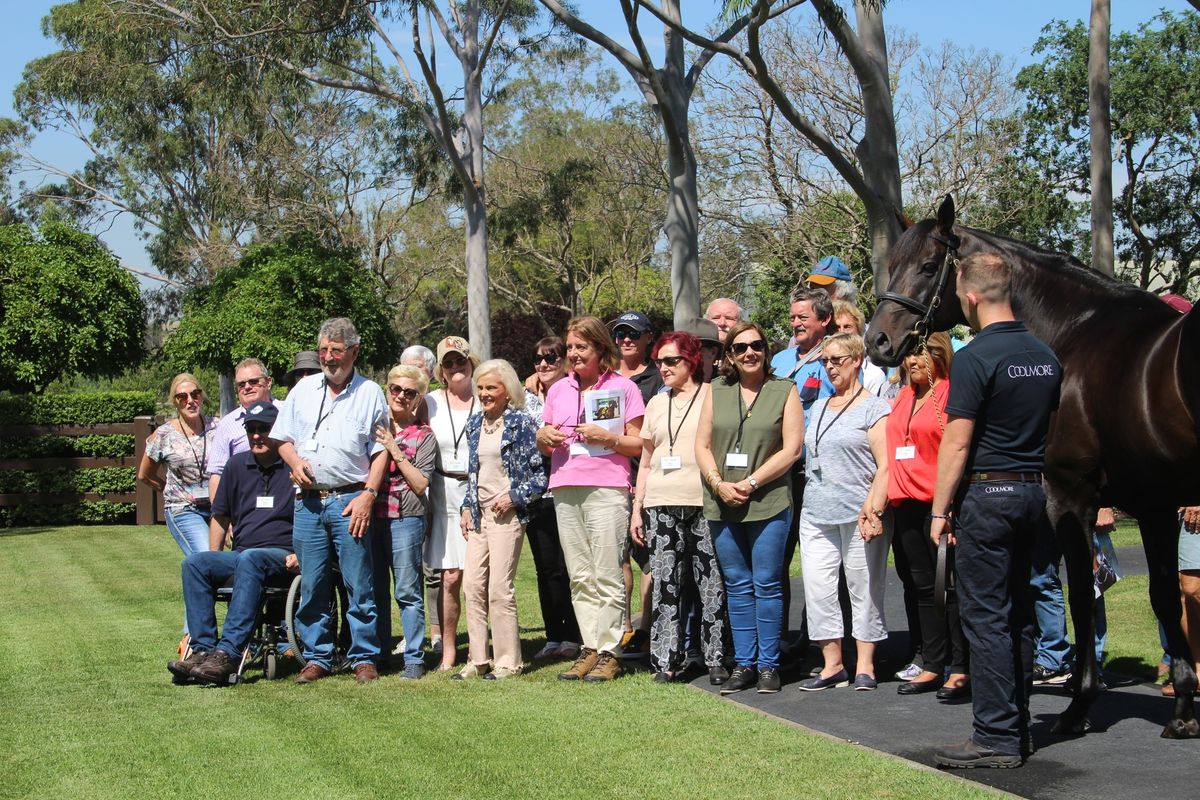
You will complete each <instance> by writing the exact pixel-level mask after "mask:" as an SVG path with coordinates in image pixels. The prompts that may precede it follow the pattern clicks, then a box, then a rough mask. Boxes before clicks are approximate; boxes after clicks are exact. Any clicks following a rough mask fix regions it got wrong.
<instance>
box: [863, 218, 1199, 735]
mask: <svg viewBox="0 0 1200 800" xmlns="http://www.w3.org/2000/svg"><path fill="white" fill-rule="evenodd" d="M954 213H955V212H954V200H953V198H952V197H950V196H949V195H947V196H946V197H945V199H944V200H943V201H942V203H941V205H940V207H939V208H938V211H937V216H936V218H933V219H926V220H922V221H920V222H917V223H914V224H909V225H908V226H907V227H906V229H905V230H904V232H903V234H902V235H901V236H900V238H899V239H898V240H897V242H896V244H895V245H894V246H893V247H892V249H891V251H890V253H889V254H888V268H889V273H890V276H891V277H890V281H889V283H888V288H887V291H886V292H883V293H881V294H880V295H879V296H878V300H879V303H878V306H877V307H876V309H875V313H874V314H873V315H872V317H871V322H870V325H869V326H868V328H867V333H866V344H867V350H868V352H869V353H870V356H871V360H872V361H873V362H874V363H876V364H880V365H887V366H895V365H896V364H898V363H899V362H900V360H901V359H902V358H903V357H904V356H905V355H907V354H908V353H910V352H912V350H913V349H914V348H915V347H916V346H917V345H918V344H919V342H920V341H921V339H922V338H923V337H924V336H926V335H927V334H928V333H929V332H930V331H932V330H949V329H950V328H952V327H954V326H955V325H958V324H965V323H966V318H965V317H964V315H963V312H962V308H961V306H960V305H959V302H958V299H957V297H956V295H955V278H956V275H955V264H956V263H957V261H958V259H959V258H960V257H966V256H968V255H971V254H972V253H977V252H990V253H997V254H999V255H1001V256H1002V257H1003V258H1005V259H1006V260H1007V261H1008V263H1009V265H1010V266H1011V268H1012V306H1013V311H1014V313H1015V315H1016V317H1017V318H1018V319H1020V320H1022V321H1023V322H1024V323H1025V325H1026V326H1027V327H1028V328H1029V330H1030V331H1031V332H1032V333H1033V334H1034V335H1035V336H1037V337H1038V338H1039V339H1041V340H1042V341H1044V342H1045V343H1046V344H1048V345H1049V346H1050V347H1051V348H1052V349H1053V350H1054V352H1055V353H1056V354H1057V356H1058V359H1059V361H1060V362H1061V364H1062V367H1063V379H1062V388H1061V396H1060V400H1059V408H1058V411H1057V413H1056V414H1055V415H1054V417H1053V420H1052V421H1051V425H1050V430H1049V433H1048V437H1047V443H1046V466H1045V470H1044V473H1043V475H1044V478H1043V480H1044V484H1045V488H1046V510H1047V514H1048V516H1049V518H1050V522H1051V524H1052V525H1053V527H1054V532H1055V537H1056V539H1057V541H1058V543H1059V547H1060V550H1061V552H1062V554H1063V558H1064V561H1065V564H1066V568H1067V579H1068V582H1069V602H1070V606H1071V615H1072V617H1073V618H1074V622H1075V625H1074V629H1075V644H1076V649H1077V650H1078V652H1079V664H1078V666H1077V668H1076V670H1075V674H1074V675H1073V676H1072V684H1073V685H1072V687H1071V688H1072V689H1073V690H1074V698H1073V699H1072V700H1071V703H1070V705H1069V706H1068V707H1067V709H1066V710H1065V711H1064V712H1063V713H1062V714H1061V715H1060V716H1059V718H1058V720H1057V721H1056V723H1055V725H1054V731H1055V732H1056V733H1061V734H1083V733H1086V731H1087V730H1088V727H1089V722H1088V720H1087V711H1088V709H1089V708H1090V706H1091V704H1092V702H1093V700H1094V699H1095V697H1096V694H1097V692H1098V691H1099V680H1098V675H1097V664H1096V656H1095V652H1094V647H1093V646H1092V642H1093V641H1094V638H1093V637H1094V635H1095V633H1094V620H1093V602H1094V594H1093V576H1092V564H1093V562H1092V558H1093V552H1092V538H1091V531H1092V528H1093V526H1094V524H1095V520H1096V512H1097V510H1098V509H1099V508H1102V507H1107V506H1116V507H1118V508H1120V509H1121V510H1123V511H1125V512H1126V513H1128V514H1129V515H1130V516H1132V517H1134V518H1135V519H1136V520H1137V522H1138V525H1139V526H1140V527H1141V534H1142V544H1143V547H1144V549H1145V551H1146V559H1147V561H1148V563H1149V571H1150V603H1151V606H1152V608H1153V609H1154V613H1155V616H1157V617H1158V619H1159V621H1160V622H1162V625H1163V628H1164V629H1165V630H1166V638H1167V652H1168V653H1170V655H1171V657H1172V666H1171V682H1172V684H1173V685H1174V688H1175V704H1174V707H1173V711H1172V716H1171V719H1170V720H1169V721H1168V723H1167V724H1166V726H1165V727H1164V728H1163V731H1162V736H1163V737H1164V738H1171V739H1182V738H1196V737H1198V736H1200V723H1197V720H1196V717H1195V713H1194V708H1193V701H1192V693H1193V691H1194V690H1195V688H1196V673H1195V671H1194V670H1193V668H1192V654H1191V653H1190V652H1189V649H1188V645H1187V640H1186V639H1185V637H1184V634H1183V629H1182V626H1181V623H1180V616H1181V615H1180V588H1179V577H1178V536H1179V522H1178V517H1177V510H1178V508H1179V507H1180V506H1184V505H1197V504H1200V428H1198V426H1197V421H1198V420H1200V311H1192V312H1190V313H1188V314H1186V315H1183V314H1179V313H1178V312H1177V311H1175V310H1174V309H1172V308H1171V307H1169V306H1168V305H1167V304H1166V303H1164V302H1163V301H1162V300H1160V299H1159V298H1157V297H1156V296H1155V295H1153V294H1150V293H1149V292H1146V291H1142V290H1140V289H1137V288H1135V287H1133V286H1130V285H1128V284H1124V283H1121V282H1119V281H1117V280H1114V279H1113V278H1110V277H1108V276H1106V275H1102V274H1100V273H1099V272H1096V271H1095V270H1091V269H1088V268H1087V267H1085V266H1084V265H1083V264H1082V263H1080V262H1079V261H1077V260H1076V259H1074V258H1072V257H1071V256H1068V255H1064V254H1061V253H1052V252H1048V251H1045V250H1041V249H1038V248H1036V247H1034V246H1033V245H1030V244H1027V243H1025V242H1021V241H1018V240H1015V239H1010V238H1007V237H1004V236H1000V235H998V234H994V233H990V232H988V231H984V230H979V229H976V228H970V227H966V226H964V225H955V222H954Z"/></svg>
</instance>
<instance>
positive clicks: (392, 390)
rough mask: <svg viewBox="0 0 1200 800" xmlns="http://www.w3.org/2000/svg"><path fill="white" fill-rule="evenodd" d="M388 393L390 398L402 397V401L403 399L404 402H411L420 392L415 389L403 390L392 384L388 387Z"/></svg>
mask: <svg viewBox="0 0 1200 800" xmlns="http://www.w3.org/2000/svg"><path fill="white" fill-rule="evenodd" d="M388 393H389V394H390V395H391V396H392V397H397V396H399V395H404V399H405V400H413V399H415V398H416V396H417V395H418V394H420V392H418V391H417V390H416V389H405V388H402V387H400V386H397V385H396V384H394V383H393V384H391V385H390V386H388Z"/></svg>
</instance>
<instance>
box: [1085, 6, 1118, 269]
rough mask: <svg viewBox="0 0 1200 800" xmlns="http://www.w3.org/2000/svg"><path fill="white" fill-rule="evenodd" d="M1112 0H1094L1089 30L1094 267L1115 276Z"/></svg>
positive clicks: (1089, 117) (1089, 110) (1089, 107)
mask: <svg viewBox="0 0 1200 800" xmlns="http://www.w3.org/2000/svg"><path fill="white" fill-rule="evenodd" d="M1109 7H1110V0H1092V18H1091V24H1090V26H1089V29H1088V124H1089V126H1090V128H1091V143H1092V164H1091V167H1092V170H1091V172H1092V175H1091V178H1092V269H1095V270H1098V271H1100V272H1103V273H1104V274H1105V275H1112V274H1113V271H1114V258H1113V199H1112V120H1111V118H1110V116H1109V72H1108V51H1109Z"/></svg>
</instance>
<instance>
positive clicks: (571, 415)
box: [542, 370, 646, 489]
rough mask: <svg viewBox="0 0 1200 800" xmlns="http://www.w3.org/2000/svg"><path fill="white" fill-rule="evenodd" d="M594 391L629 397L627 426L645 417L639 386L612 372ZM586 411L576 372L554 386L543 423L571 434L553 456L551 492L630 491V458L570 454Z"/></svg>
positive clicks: (626, 406)
mask: <svg viewBox="0 0 1200 800" xmlns="http://www.w3.org/2000/svg"><path fill="white" fill-rule="evenodd" d="M590 388H592V389H621V390H623V391H624V393H625V424H626V425H628V424H629V423H630V422H634V421H635V420H639V419H641V418H642V417H643V416H645V413H646V407H645V405H644V404H643V403H642V393H641V391H640V390H639V389H638V388H637V385H636V384H635V383H634V382H633V381H631V380H629V379H628V378H623V377H621V376H620V375H618V374H617V373H616V372H613V371H612V370H608V371H606V372H605V373H604V374H603V375H601V376H600V379H599V380H597V381H596V383H595V384H593V385H592V386H591V387H590ZM582 409H583V406H582V404H581V403H580V397H579V380H578V378H576V377H575V373H574V372H569V373H567V375H566V377H565V378H563V379H562V380H560V381H557V382H555V383H554V385H553V386H551V387H550V390H549V391H548V392H547V393H546V405H545V408H543V409H542V421H543V422H544V423H545V424H547V425H557V426H559V428H560V429H561V430H562V432H563V433H565V434H567V442H566V443H565V444H563V446H562V447H559V448H557V449H555V451H554V452H553V453H552V454H551V456H550V487H549V488H550V489H557V488H558V487H560V486H604V487H613V488H622V489H628V488H629V474H630V465H629V457H628V456H623V455H621V454H619V453H609V454H608V455H603V456H585V455H577V456H573V455H570V454H569V450H570V442H571V441H572V438H571V437H572V436H573V435H574V433H575V426H576V425H577V424H578V420H579V415H580V413H581V411H582Z"/></svg>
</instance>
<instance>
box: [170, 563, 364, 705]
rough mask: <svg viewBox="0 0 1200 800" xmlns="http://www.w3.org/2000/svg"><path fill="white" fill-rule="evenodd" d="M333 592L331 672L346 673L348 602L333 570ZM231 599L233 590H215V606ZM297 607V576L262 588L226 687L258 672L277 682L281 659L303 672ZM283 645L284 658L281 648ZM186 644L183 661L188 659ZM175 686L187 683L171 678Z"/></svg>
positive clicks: (298, 590)
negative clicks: (255, 613) (292, 661)
mask: <svg viewBox="0 0 1200 800" xmlns="http://www.w3.org/2000/svg"><path fill="white" fill-rule="evenodd" d="M333 585H334V591H333V592H332V595H331V602H330V606H331V607H330V614H331V617H332V618H333V620H334V621H335V623H334V624H335V626H336V630H335V632H334V660H333V668H332V670H331V671H332V672H338V671H345V670H346V669H348V667H349V665H348V664H347V663H346V651H347V650H348V649H349V646H350V628H349V626H348V625H347V623H346V609H347V608H348V605H349V601H348V597H347V594H346V587H345V585H344V584H343V583H342V580H341V574H340V572H337V571H336V570H335V580H334V582H333ZM232 596H233V587H232V586H222V587H221V588H219V589H217V595H216V599H217V602H218V603H226V604H228V603H229V600H230V598H231V597H232ZM299 607H300V576H299V575H295V576H292V577H291V579H290V580H289V581H287V582H286V584H275V585H267V586H265V587H263V601H262V605H261V607H260V608H259V610H258V616H257V618H256V619H255V621H254V628H253V632H252V633H251V634H250V642H249V644H248V645H247V646H246V649H245V650H244V651H243V652H242V658H241V660H240V661H239V662H238V667H237V670H236V671H235V672H234V673H233V674H231V675H230V676H229V683H230V684H231V685H236V684H239V683H242V682H243V681H244V680H245V679H246V674H247V673H248V672H249V671H251V670H261V671H262V676H263V679H264V680H268V681H272V680H275V679H276V678H278V677H279V676H280V674H281V672H282V669H283V663H284V659H287V658H291V659H295V660H296V661H297V662H299V664H300V667H301V668H303V667H304V665H305V664H306V663H307V662H306V661H305V659H304V642H303V641H301V639H300V637H299V635H298V634H297V633H296V611H297V609H299ZM283 645H286V656H285V655H284V653H283V652H281V650H283V648H282V647H281V646H283ZM191 651H192V649H191V643H190V642H189V644H188V647H187V648H186V651H185V652H184V653H183V657H184V658H186V657H188V656H189V655H191ZM172 680H173V681H174V682H175V683H187V682H188V681H187V679H185V678H179V677H174V678H172Z"/></svg>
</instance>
